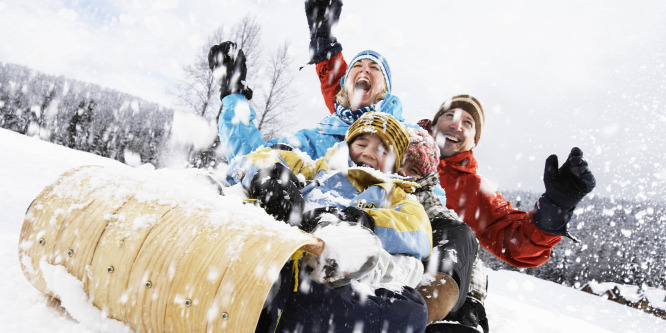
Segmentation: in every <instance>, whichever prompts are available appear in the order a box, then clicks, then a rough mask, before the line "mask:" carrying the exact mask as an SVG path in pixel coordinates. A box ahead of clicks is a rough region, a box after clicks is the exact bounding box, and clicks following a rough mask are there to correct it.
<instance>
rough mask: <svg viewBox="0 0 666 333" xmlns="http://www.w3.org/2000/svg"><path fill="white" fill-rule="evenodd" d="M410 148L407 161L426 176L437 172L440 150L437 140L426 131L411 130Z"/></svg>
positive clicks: (406, 153) (406, 155)
mask: <svg viewBox="0 0 666 333" xmlns="http://www.w3.org/2000/svg"><path fill="white" fill-rule="evenodd" d="M408 131H409V136H410V140H409V146H408V147H407V152H405V161H411V162H412V163H414V165H415V166H416V167H417V168H418V169H419V171H421V173H422V174H423V175H424V176H425V175H429V174H431V173H434V172H437V164H439V148H438V147H437V144H436V143H435V139H434V138H433V137H432V136H431V135H430V134H429V133H428V132H427V131H426V130H424V129H421V128H409V129H408Z"/></svg>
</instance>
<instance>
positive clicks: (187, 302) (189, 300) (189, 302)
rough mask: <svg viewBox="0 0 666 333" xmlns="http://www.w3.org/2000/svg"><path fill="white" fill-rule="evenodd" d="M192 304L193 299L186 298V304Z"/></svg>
mask: <svg viewBox="0 0 666 333" xmlns="http://www.w3.org/2000/svg"><path fill="white" fill-rule="evenodd" d="M190 305H192V300H191V299H189V298H188V299H186V300H185V306H190Z"/></svg>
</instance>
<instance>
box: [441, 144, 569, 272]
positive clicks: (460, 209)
mask: <svg viewBox="0 0 666 333" xmlns="http://www.w3.org/2000/svg"><path fill="white" fill-rule="evenodd" d="M477 169H478V165H477V163H476V160H475V159H474V154H472V151H471V150H469V151H466V152H463V153H460V154H458V155H455V156H451V157H447V158H444V159H442V160H441V161H440V163H439V167H438V168H437V171H438V172H439V181H440V183H441V185H442V187H443V188H444V190H445V191H446V206H447V207H448V208H450V209H453V210H454V211H455V212H456V213H458V215H459V216H460V217H461V218H462V220H463V221H465V223H467V225H469V226H470V227H471V228H472V230H474V233H475V234H476V238H477V239H478V240H479V243H480V244H481V246H483V247H484V248H486V249H487V250H488V251H490V252H491V253H492V254H494V255H495V256H496V257H498V258H500V259H502V260H503V261H505V262H507V263H509V264H511V265H513V266H516V267H535V266H538V265H541V264H543V263H544V262H546V261H547V260H548V258H550V250H551V249H552V248H553V246H555V245H556V244H557V243H559V241H560V240H561V239H562V237H561V236H556V235H551V234H548V233H546V232H544V231H541V230H540V229H539V228H537V226H536V225H535V224H534V221H533V220H532V211H530V212H523V211H520V210H516V209H514V208H513V206H512V205H511V203H510V202H509V201H507V200H506V199H504V197H503V196H502V194H500V193H499V192H498V191H496V190H494V189H491V188H490V187H491V186H490V185H489V184H488V183H487V181H486V180H484V179H483V178H482V177H481V176H479V175H478V174H477V173H476V171H477Z"/></svg>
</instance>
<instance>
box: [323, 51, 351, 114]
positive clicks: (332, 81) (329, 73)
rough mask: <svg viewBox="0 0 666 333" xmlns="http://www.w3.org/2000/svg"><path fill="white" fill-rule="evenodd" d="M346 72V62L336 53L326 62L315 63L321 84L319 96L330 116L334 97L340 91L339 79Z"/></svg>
mask: <svg viewBox="0 0 666 333" xmlns="http://www.w3.org/2000/svg"><path fill="white" fill-rule="evenodd" d="M346 72H347V62H346V61H345V58H343V57H342V52H338V53H337V54H336V55H334V56H332V57H331V58H330V59H329V60H327V61H321V62H318V63H317V75H318V76H319V82H321V94H322V96H324V101H325V102H326V106H327V107H328V111H330V112H331V114H333V113H335V95H337V93H338V92H339V91H340V89H341V88H340V79H342V77H343V76H345V73H346Z"/></svg>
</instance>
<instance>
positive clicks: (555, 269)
mask: <svg viewBox="0 0 666 333" xmlns="http://www.w3.org/2000/svg"><path fill="white" fill-rule="evenodd" d="M503 194H504V196H505V198H506V199H507V200H509V201H510V202H511V203H512V204H513V205H514V207H516V208H518V209H520V210H526V211H529V210H531V209H533V206H534V203H535V202H536V200H537V199H538V197H539V196H540V194H536V193H530V192H523V191H505V192H503ZM664 230H666V204H665V203H657V202H646V201H631V200H617V199H609V198H603V197H598V196H596V197H589V198H588V197H586V198H584V199H583V200H582V201H581V203H580V204H579V205H578V207H577V208H576V211H575V213H574V217H573V219H572V221H571V222H570V225H569V231H570V233H571V234H572V235H573V236H575V237H576V238H578V239H580V243H575V242H573V241H572V240H571V239H568V238H563V239H562V241H561V242H560V243H559V244H557V246H555V248H554V250H553V252H552V257H551V258H550V260H548V261H547V262H546V263H544V264H543V265H541V266H539V267H535V268H528V269H517V268H515V267H512V266H510V265H508V264H505V263H504V262H502V261H500V260H499V259H496V258H495V257H494V256H493V255H492V254H490V253H489V252H487V251H485V250H483V251H482V254H481V258H482V259H483V261H484V263H485V264H486V265H487V266H489V267H491V268H493V269H507V270H519V271H521V272H524V273H527V274H529V275H533V276H536V277H539V278H541V279H544V280H549V281H553V282H557V283H562V284H565V285H569V286H575V287H582V286H583V285H584V284H585V283H586V282H588V281H592V280H594V281H598V282H616V283H621V284H631V285H638V286H643V285H647V286H649V287H654V288H665V287H666V253H664V252H665V250H666V232H664Z"/></svg>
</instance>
